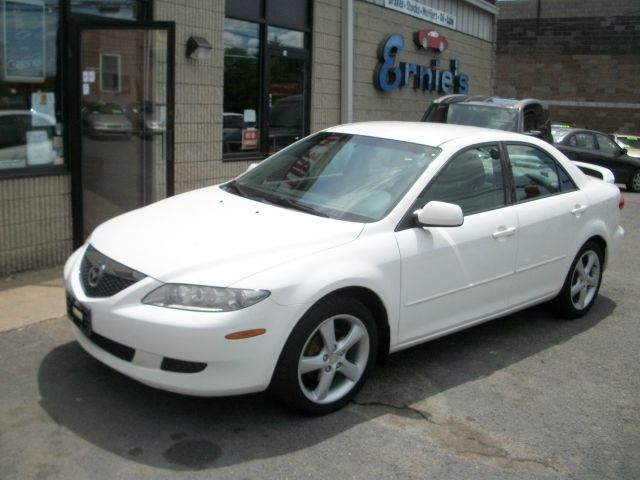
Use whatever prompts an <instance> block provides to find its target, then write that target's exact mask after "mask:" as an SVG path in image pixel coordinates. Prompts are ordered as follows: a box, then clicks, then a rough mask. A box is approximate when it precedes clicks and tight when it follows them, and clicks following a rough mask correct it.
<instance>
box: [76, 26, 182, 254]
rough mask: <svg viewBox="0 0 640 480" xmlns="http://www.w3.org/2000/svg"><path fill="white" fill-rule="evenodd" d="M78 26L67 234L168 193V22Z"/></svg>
mask: <svg viewBox="0 0 640 480" xmlns="http://www.w3.org/2000/svg"><path fill="white" fill-rule="evenodd" d="M160 25H161V24H158V23H156V24H150V25H145V26H144V27H140V26H139V25H136V26H122V25H117V26H113V27H105V26H103V25H101V26H81V27H79V28H78V32H77V36H76V38H77V44H76V45H75V49H74V50H75V52H76V55H77V58H76V60H77V67H76V68H75V69H74V70H75V71H76V76H77V78H78V80H79V82H78V85H77V87H76V88H77V89H78V96H77V98H78V100H76V101H77V102H78V104H77V105H76V108H75V109H74V110H75V116H76V118H75V119H74V120H75V121H74V122H71V123H72V125H73V126H74V129H75V132H74V133H75V135H73V136H72V138H74V137H75V138H76V139H77V141H78V145H77V147H76V154H77V155H76V156H77V158H76V159H75V162H74V163H75V168H73V179H74V180H73V182H74V186H75V188H74V227H75V228H74V232H75V237H76V238H75V240H76V243H79V241H82V240H84V239H85V238H86V237H87V236H88V235H89V234H90V233H91V232H92V231H93V229H94V228H95V227H96V226H98V225H99V224H100V223H102V222H104V221H106V220H108V219H110V218H112V217H115V216H116V215H119V214H121V213H124V212H126V211H129V210H133V209H135V208H138V207H141V206H144V205H147V204H149V203H152V202H155V201H156V200H160V199H162V198H165V197H166V196H167V195H170V194H171V193H172V188H171V187H172V183H173V179H172V171H173V170H172V169H173V123H172V121H171V120H172V118H173V58H174V55H173V27H172V25H162V26H160Z"/></svg>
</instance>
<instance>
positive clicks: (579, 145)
mask: <svg viewBox="0 0 640 480" xmlns="http://www.w3.org/2000/svg"><path fill="white" fill-rule="evenodd" d="M558 148H559V150H560V151H561V152H562V153H564V154H565V155H566V156H567V157H569V158H570V159H571V160H578V161H581V162H588V163H594V164H596V165H601V164H602V162H603V161H604V159H603V158H601V157H600V152H599V151H598V144H597V143H596V139H595V137H594V136H593V135H592V134H591V133H590V132H576V133H573V134H570V135H568V136H567V138H565V139H564V140H563V141H562V143H561V144H560V145H558Z"/></svg>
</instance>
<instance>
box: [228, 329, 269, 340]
mask: <svg viewBox="0 0 640 480" xmlns="http://www.w3.org/2000/svg"><path fill="white" fill-rule="evenodd" d="M266 332H267V331H266V330H265V329H264V328H255V329H253V330H242V331H241V332H233V333H229V334H227V335H225V336H224V338H226V339H227V340H244V339H245V338H251V337H258V336H260V335H262V334H264V333H266Z"/></svg>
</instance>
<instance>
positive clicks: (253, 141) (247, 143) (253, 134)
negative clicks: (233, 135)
mask: <svg viewBox="0 0 640 480" xmlns="http://www.w3.org/2000/svg"><path fill="white" fill-rule="evenodd" d="M259 138H260V130H258V129H257V128H245V129H243V130H242V147H241V148H242V150H257V149H258V139H259Z"/></svg>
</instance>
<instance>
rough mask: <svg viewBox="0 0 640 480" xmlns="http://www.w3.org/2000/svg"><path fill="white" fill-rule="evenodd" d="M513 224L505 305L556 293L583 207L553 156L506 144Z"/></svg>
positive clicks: (584, 211)
mask: <svg viewBox="0 0 640 480" xmlns="http://www.w3.org/2000/svg"><path fill="white" fill-rule="evenodd" d="M505 149H506V152H507V155H508V158H509V163H510V165H511V171H512V173H513V185H514V192H513V196H514V200H515V211H516V215H517V219H518V236H517V254H516V264H515V276H514V278H513V279H512V291H511V293H512V295H511V306H512V307H513V306H520V305H524V304H527V303H531V302H535V301H537V300H539V299H541V298H544V297H547V296H549V295H553V294H554V293H556V292H557V291H558V290H560V288H561V286H562V283H563V282H564V279H565V275H566V272H567V269H568V264H569V263H570V262H571V261H572V260H573V258H572V256H573V249H574V248H575V245H574V243H575V241H576V238H577V237H578V232H579V231H580V229H581V228H582V226H583V224H584V222H585V221H586V219H587V218H588V215H589V212H588V208H589V204H588V199H587V197H586V195H585V194H584V193H583V192H582V191H580V190H579V189H578V188H577V187H576V185H575V184H574V183H573V181H572V180H571V178H570V177H569V176H568V175H567V173H566V172H565V171H564V170H563V169H562V167H561V166H560V165H559V164H558V162H557V161H556V160H555V159H554V158H553V156H552V155H551V154H550V153H549V152H547V151H545V150H543V149H541V148H539V147H537V146H533V145H529V144H507V145H506V148H505Z"/></svg>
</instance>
